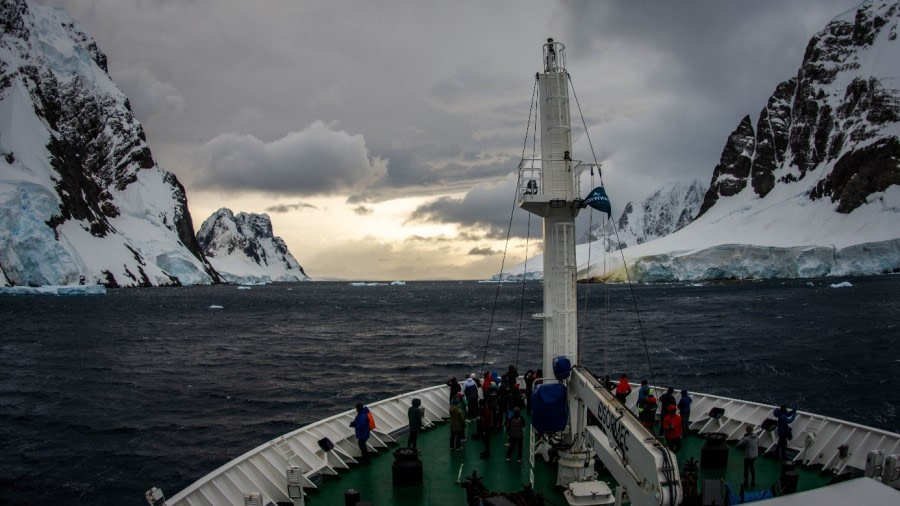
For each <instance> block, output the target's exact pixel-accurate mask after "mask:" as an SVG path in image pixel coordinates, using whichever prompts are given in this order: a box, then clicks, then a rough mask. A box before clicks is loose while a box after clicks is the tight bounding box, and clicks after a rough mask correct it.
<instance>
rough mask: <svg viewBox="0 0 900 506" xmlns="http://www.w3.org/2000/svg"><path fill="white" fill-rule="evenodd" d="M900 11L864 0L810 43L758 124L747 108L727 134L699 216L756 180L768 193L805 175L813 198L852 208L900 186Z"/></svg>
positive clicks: (756, 187)
mask: <svg viewBox="0 0 900 506" xmlns="http://www.w3.org/2000/svg"><path fill="white" fill-rule="evenodd" d="M898 11H900V6H898V3H897V2H895V1H882V0H871V1H868V2H865V3H863V4H862V5H860V6H859V8H858V9H855V10H853V11H849V12H847V13H845V14H843V15H841V16H838V17H837V18H835V19H834V20H833V21H831V23H829V24H828V26H826V27H825V29H824V30H822V31H821V32H819V33H818V34H816V35H815V36H814V37H813V38H812V39H811V40H810V41H809V44H808V45H807V48H806V52H805V54H804V57H803V62H802V64H801V65H800V68H799V70H798V71H797V76H796V77H794V78H791V79H789V80H787V81H785V82H783V83H781V84H779V85H778V86H777V87H776V88H775V91H774V93H773V94H772V96H771V98H770V99H769V100H768V102H767V103H766V106H765V107H764V108H763V109H762V111H760V113H759V118H758V119H757V121H756V128H755V129H754V128H753V125H752V122H751V120H750V117H749V116H747V117H745V118H743V119H742V120H741V122H740V124H739V125H738V127H737V128H736V129H735V130H734V132H732V133H731V135H730V136H729V137H728V140H727V142H726V144H725V148H724V149H723V150H722V157H721V160H720V162H719V164H718V165H716V167H715V169H714V172H713V176H712V181H711V184H710V187H709V190H708V191H707V192H706V195H705V197H704V200H703V205H702V206H701V208H700V215H702V214H704V213H706V212H707V211H708V210H709V209H710V208H712V207H713V206H714V205H716V203H717V202H719V201H720V200H722V199H723V198H728V197H732V196H734V195H736V194H738V193H739V192H741V191H743V190H744V188H746V187H748V186H749V187H750V188H751V189H752V191H753V192H754V194H755V195H756V196H758V197H759V198H761V199H762V198H765V197H766V196H767V195H769V193H770V192H771V191H772V190H773V188H774V187H775V186H776V185H779V184H782V185H783V184H791V183H795V182H798V181H802V182H804V183H806V184H805V191H804V193H805V195H806V197H807V198H808V199H809V200H818V199H828V200H830V201H831V202H833V203H834V204H835V207H834V210H835V212H838V213H843V214H848V213H851V212H852V211H854V210H855V209H857V208H859V207H860V206H862V205H863V204H865V203H866V202H867V200H868V199H869V198H870V196H872V195H876V194H878V193H879V192H883V191H885V190H886V189H888V188H889V187H890V186H891V185H897V184H900V167H898V160H900V140H898V136H900V86H898V83H897V75H898V68H900V57H898V53H900V49H898V48H900V41H898V40H897V32H898V20H900V12H898Z"/></svg>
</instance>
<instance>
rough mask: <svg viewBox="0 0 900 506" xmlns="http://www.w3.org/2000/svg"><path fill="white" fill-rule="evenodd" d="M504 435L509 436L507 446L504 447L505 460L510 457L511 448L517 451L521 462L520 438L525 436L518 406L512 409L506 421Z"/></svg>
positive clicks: (523, 422)
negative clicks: (510, 415)
mask: <svg viewBox="0 0 900 506" xmlns="http://www.w3.org/2000/svg"><path fill="white" fill-rule="evenodd" d="M506 435H507V436H509V448H507V449H506V460H507V461H508V460H510V459H511V458H512V454H513V450H517V451H518V453H519V462H522V439H523V438H524V437H525V419H524V418H522V413H521V410H520V409H519V408H515V409H514V410H513V415H512V418H510V419H509V421H507V422H506Z"/></svg>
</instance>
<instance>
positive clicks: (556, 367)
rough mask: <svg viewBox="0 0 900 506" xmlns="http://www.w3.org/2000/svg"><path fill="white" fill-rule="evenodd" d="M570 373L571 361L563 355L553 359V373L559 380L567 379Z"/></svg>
mask: <svg viewBox="0 0 900 506" xmlns="http://www.w3.org/2000/svg"><path fill="white" fill-rule="evenodd" d="M570 374H572V362H571V361H569V359H568V358H567V357H566V356H565V355H560V356H558V357H556V358H554V359H553V375H554V376H556V379H558V380H559V381H562V380H566V379H569V375H570Z"/></svg>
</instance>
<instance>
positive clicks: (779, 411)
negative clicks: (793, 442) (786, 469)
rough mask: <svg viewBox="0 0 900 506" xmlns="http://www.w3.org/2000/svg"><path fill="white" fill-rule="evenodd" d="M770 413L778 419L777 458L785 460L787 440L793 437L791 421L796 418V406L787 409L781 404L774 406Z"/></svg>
mask: <svg viewBox="0 0 900 506" xmlns="http://www.w3.org/2000/svg"><path fill="white" fill-rule="evenodd" d="M772 414H773V415H775V419H776V420H778V429H777V431H778V446H777V447H776V448H777V451H778V458H780V459H781V460H787V444H788V440H790V439H791V438H792V437H793V433H792V431H791V423H793V421H794V419H795V418H797V408H794V409H791V410H789V409H788V408H787V406H785V405H784V404H782V405H781V406H780V407H777V408H775V411H773V412H772Z"/></svg>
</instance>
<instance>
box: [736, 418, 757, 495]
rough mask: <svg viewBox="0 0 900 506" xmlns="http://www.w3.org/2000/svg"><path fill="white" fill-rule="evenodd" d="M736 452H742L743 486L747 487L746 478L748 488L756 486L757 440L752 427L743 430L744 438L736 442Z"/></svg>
mask: <svg viewBox="0 0 900 506" xmlns="http://www.w3.org/2000/svg"><path fill="white" fill-rule="evenodd" d="M737 449H738V450H744V486H745V487H746V486H747V476H748V475H749V476H750V483H749V484H750V486H751V487H755V486H756V467H755V463H756V457H757V456H758V455H759V440H758V438H757V437H756V433H755V432H753V426H752V425H748V426H747V428H746V429H744V437H743V438H741V440H740V441H738V444H737Z"/></svg>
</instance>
